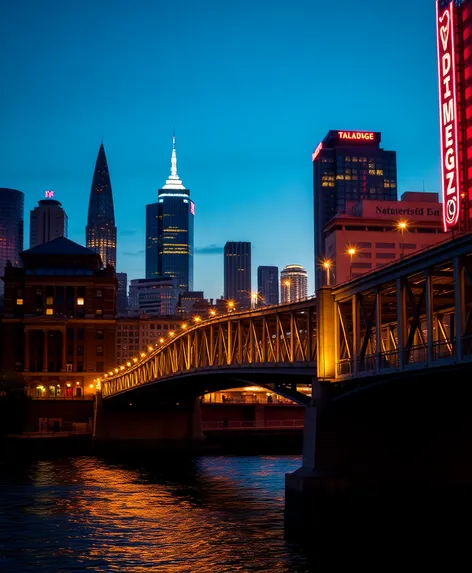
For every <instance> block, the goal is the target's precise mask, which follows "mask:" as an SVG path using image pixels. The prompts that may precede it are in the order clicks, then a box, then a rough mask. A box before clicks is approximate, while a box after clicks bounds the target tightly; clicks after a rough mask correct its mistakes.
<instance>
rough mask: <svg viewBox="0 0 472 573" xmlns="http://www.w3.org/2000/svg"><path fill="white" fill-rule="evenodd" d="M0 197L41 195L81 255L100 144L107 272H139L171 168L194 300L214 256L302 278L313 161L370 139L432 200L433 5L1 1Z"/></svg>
mask: <svg viewBox="0 0 472 573" xmlns="http://www.w3.org/2000/svg"><path fill="white" fill-rule="evenodd" d="M0 70H1V78H2V88H1V89H0V126H1V130H2V137H1V138H0V187H12V188H15V189H19V190H21V191H23V192H24V193H25V248H27V247H28V246H29V211H30V210H31V209H32V208H33V207H34V206H35V205H37V201H38V200H40V199H42V198H43V196H44V191H45V190H46V189H53V190H54V191H55V193H56V199H58V200H59V201H61V202H62V205H63V207H64V208H65V210H66V212H67V214H68V216H69V238H70V239H72V240H74V241H76V242H78V243H80V244H84V243H85V225H86V218H87V208H88V199H89V194H90V186H91V182H92V175H93V169H94V166H95V161H96V156H97V153H98V149H99V146H100V142H101V139H102V137H103V141H104V145H105V150H106V154H107V159H108V166H109V170H110V176H111V183H112V189H113V196H114V202H115V219H116V225H117V227H118V257H117V258H118V262H117V270H118V271H121V272H127V273H128V278H129V279H131V278H140V277H144V242H145V205H146V204H148V203H152V202H154V201H155V200H156V197H157V190H158V189H159V188H160V187H162V186H163V185H164V183H165V180H166V178H167V176H168V174H169V172H170V155H171V148H172V130H173V127H174V126H175V130H176V136H177V160H178V173H179V176H180V177H181V178H182V180H183V183H184V185H185V186H186V187H187V188H189V189H190V192H191V197H192V199H193V200H194V201H195V205H196V216H195V258H194V261H195V278H194V289H195V290H203V291H204V292H205V296H207V297H213V298H214V297H219V296H221V295H222V294H223V246H224V244H225V242H226V241H251V243H252V285H253V289H254V290H255V289H256V286H257V267H258V266H259V265H276V266H278V267H279V269H280V270H281V269H282V268H283V267H284V266H285V265H287V264H293V263H298V264H301V265H303V266H304V267H305V268H306V269H307V270H308V273H309V294H311V293H312V292H313V289H314V283H313V275H314V254H313V251H314V248H313V231H314V230H313V181H312V177H313V173H312V164H311V153H312V151H313V149H314V148H315V147H316V146H317V144H318V143H319V141H320V140H321V139H323V137H324V136H325V135H326V133H327V132H328V131H329V130H330V129H336V130H337V129H342V130H351V129H352V130H366V131H380V132H382V147H383V148H384V149H390V150H395V151H397V165H398V188H399V193H400V194H401V193H403V192H404V191H413V190H423V188H424V189H425V190H426V191H433V192H438V191H439V186H440V175H439V169H440V166H439V128H438V119H437V116H438V104H437V77H436V56H435V2H434V0H411V2H408V3H405V2H393V1H392V0H356V1H353V0H336V1H330V0H324V1H319V0H290V1H288V0H270V2H269V0H238V1H237V2H230V1H229V0H228V1H225V0H198V2H196V1H195V0H172V1H169V0H166V1H164V0H133V1H132V2H131V1H130V0H81V1H80V2H73V1H72V0H71V1H69V0H67V1H64V0H2V2H0Z"/></svg>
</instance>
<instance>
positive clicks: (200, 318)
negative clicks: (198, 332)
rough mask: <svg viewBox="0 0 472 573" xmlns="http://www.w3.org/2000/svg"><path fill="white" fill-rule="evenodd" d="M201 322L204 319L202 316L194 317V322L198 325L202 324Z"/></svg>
mask: <svg viewBox="0 0 472 573" xmlns="http://www.w3.org/2000/svg"><path fill="white" fill-rule="evenodd" d="M201 321H202V317H201V316H194V317H193V322H195V323H197V324H198V323H199V322H201Z"/></svg>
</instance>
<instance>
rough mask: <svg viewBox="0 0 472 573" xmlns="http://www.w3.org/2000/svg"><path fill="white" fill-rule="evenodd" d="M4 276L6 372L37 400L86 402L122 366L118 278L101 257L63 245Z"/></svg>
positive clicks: (41, 249)
mask: <svg viewBox="0 0 472 573" xmlns="http://www.w3.org/2000/svg"><path fill="white" fill-rule="evenodd" d="M20 257H21V261H22V264H23V268H15V267H7V268H6V269H5V277H4V282H5V309H4V318H3V320H2V323H1V328H2V331H3V332H2V339H3V344H2V349H1V352H2V354H3V368H4V369H5V370H7V371H16V372H20V373H21V374H22V375H23V378H24V380H25V382H26V386H27V390H28V394H29V395H30V396H31V397H33V398H83V397H84V396H86V397H92V396H93V395H94V393H95V385H94V379H95V378H97V377H98V375H100V374H101V373H102V372H103V371H104V370H107V369H108V368H111V367H112V366H114V363H115V359H116V349H115V345H116V341H115V323H116V319H115V306H116V288H117V283H116V276H115V271H114V269H113V268H112V267H108V268H106V269H102V268H101V267H102V265H101V260H100V255H98V254H97V253H95V252H93V251H91V250H90V249H87V248H85V247H82V246H81V245H78V244H77V243H74V242H73V241H70V240H69V239H66V238H65V237H59V238H57V239H54V240H53V241H50V242H48V243H43V244H42V245H39V246H37V247H33V248H32V249H28V250H26V251H23V252H22V253H21V254H20Z"/></svg>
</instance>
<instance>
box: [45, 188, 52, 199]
mask: <svg viewBox="0 0 472 573" xmlns="http://www.w3.org/2000/svg"><path fill="white" fill-rule="evenodd" d="M44 196H45V197H46V199H53V198H54V191H49V190H48V191H45V192H44Z"/></svg>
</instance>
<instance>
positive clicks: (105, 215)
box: [85, 142, 116, 268]
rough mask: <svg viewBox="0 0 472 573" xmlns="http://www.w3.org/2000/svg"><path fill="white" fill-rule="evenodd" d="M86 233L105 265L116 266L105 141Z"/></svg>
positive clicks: (89, 243) (113, 214)
mask: <svg viewBox="0 0 472 573" xmlns="http://www.w3.org/2000/svg"><path fill="white" fill-rule="evenodd" d="M85 234H86V241H87V247H88V248H89V249H92V251H95V252H96V253H98V254H99V255H100V256H101V257H102V263H103V265H104V266H107V265H111V266H113V267H114V268H116V227H115V210H114V208H113V194H112V191H111V182H110V174H109V172H108V164H107V157H106V155H105V148H104V147H103V142H102V144H101V145H100V149H99V150H98V156H97V162H96V164H95V171H94V173H93V179H92V188H91V189H90V200H89V209H88V220H87V227H86V230H85Z"/></svg>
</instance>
